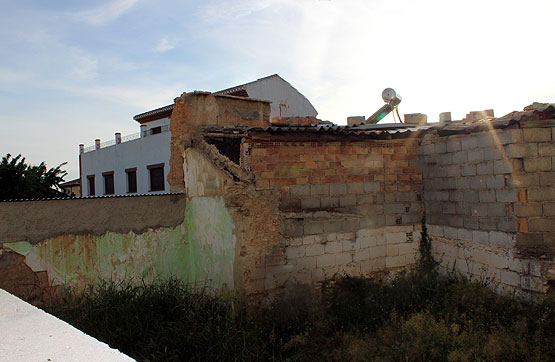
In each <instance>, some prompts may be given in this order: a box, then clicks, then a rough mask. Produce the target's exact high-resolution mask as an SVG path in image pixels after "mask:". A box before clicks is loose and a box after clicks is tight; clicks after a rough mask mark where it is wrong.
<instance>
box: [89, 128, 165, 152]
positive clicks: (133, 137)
mask: <svg viewBox="0 0 555 362" xmlns="http://www.w3.org/2000/svg"><path fill="white" fill-rule="evenodd" d="M169 130H170V126H168V125H166V126H159V127H153V128H150V129H148V130H146V131H142V132H137V133H133V134H130V135H127V136H123V137H121V136H120V134H119V133H116V137H115V139H113V140H110V141H105V142H102V143H100V140H96V141H95V144H94V145H92V146H89V147H83V146H82V145H81V146H79V147H80V152H81V153H87V152H91V151H95V150H99V149H102V148H107V147H111V146H115V145H117V144H119V143H125V142H129V141H134V140H136V139H139V138H145V137H149V136H152V135H155V134H158V133H165V132H168V131H169ZM141 133H142V137H141Z"/></svg>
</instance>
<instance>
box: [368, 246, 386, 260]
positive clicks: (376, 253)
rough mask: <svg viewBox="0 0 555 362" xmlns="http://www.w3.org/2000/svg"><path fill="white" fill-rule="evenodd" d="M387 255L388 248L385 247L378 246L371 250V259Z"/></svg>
mask: <svg viewBox="0 0 555 362" xmlns="http://www.w3.org/2000/svg"><path fill="white" fill-rule="evenodd" d="M386 254H387V248H386V246H385V245H378V246H376V247H373V248H370V257H372V258H381V257H385V255H386Z"/></svg>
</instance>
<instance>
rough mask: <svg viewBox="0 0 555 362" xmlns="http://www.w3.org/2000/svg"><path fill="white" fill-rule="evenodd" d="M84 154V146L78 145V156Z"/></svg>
mask: <svg viewBox="0 0 555 362" xmlns="http://www.w3.org/2000/svg"><path fill="white" fill-rule="evenodd" d="M83 153H85V145H84V144H82V143H80V144H79V154H83Z"/></svg>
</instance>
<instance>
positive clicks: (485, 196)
mask: <svg viewBox="0 0 555 362" xmlns="http://www.w3.org/2000/svg"><path fill="white" fill-rule="evenodd" d="M479 196H480V202H495V190H482V191H480V192H479Z"/></svg>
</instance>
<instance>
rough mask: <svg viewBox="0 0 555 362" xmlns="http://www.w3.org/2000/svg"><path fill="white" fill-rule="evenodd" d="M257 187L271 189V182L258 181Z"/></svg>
mask: <svg viewBox="0 0 555 362" xmlns="http://www.w3.org/2000/svg"><path fill="white" fill-rule="evenodd" d="M256 187H257V188H259V189H269V188H270V180H256Z"/></svg>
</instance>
